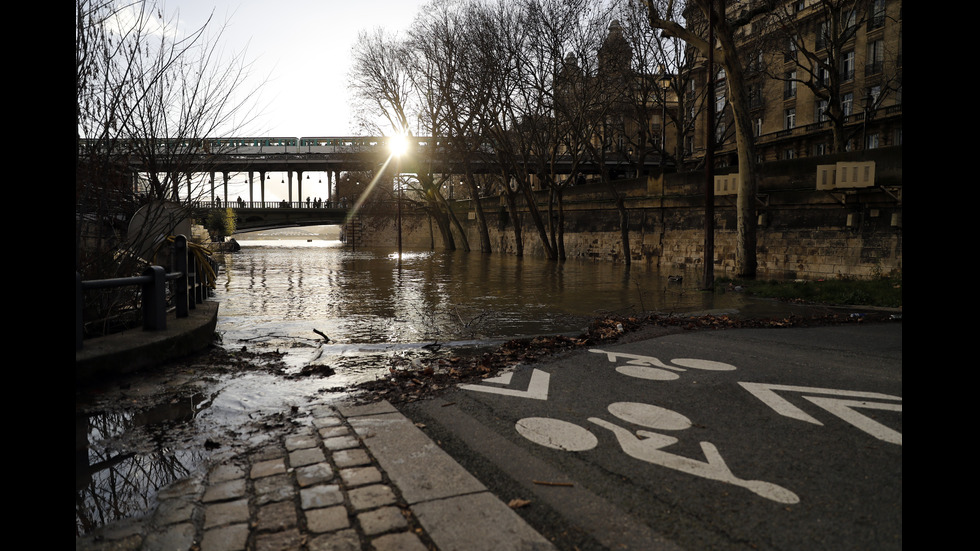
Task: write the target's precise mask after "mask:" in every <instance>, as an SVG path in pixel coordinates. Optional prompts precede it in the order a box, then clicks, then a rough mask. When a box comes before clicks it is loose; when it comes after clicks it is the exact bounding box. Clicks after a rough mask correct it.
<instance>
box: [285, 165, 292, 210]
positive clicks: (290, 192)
mask: <svg viewBox="0 0 980 551" xmlns="http://www.w3.org/2000/svg"><path fill="white" fill-rule="evenodd" d="M286 178H287V179H288V180H289V206H292V205H293V171H292V170H287V171H286Z"/></svg>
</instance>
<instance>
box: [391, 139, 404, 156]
mask: <svg viewBox="0 0 980 551" xmlns="http://www.w3.org/2000/svg"><path fill="white" fill-rule="evenodd" d="M388 149H389V151H391V154H392V156H394V157H401V156H402V155H404V154H405V153H406V152H407V151H408V139H407V138H406V137H405V136H401V135H399V136H392V137H391V138H389V139H388Z"/></svg>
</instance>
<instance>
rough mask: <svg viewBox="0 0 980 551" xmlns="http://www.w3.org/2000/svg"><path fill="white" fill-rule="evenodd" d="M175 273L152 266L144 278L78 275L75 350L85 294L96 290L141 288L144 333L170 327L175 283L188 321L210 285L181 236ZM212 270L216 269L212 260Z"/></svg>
mask: <svg viewBox="0 0 980 551" xmlns="http://www.w3.org/2000/svg"><path fill="white" fill-rule="evenodd" d="M172 252H173V270H174V271H172V272H169V273H168V272H166V271H165V270H164V268H163V267H162V266H150V267H148V268H146V270H144V271H143V274H142V275H139V276H133V277H120V278H111V279H95V280H89V281H82V276H81V274H79V273H78V272H75V350H81V349H82V342H83V341H84V335H85V319H84V293H85V291H88V290H92V289H110V288H118V287H134V286H135V287H139V289H140V302H141V310H142V316H143V330H144V331H160V330H163V329H166V328H167V283H168V282H173V288H172V298H173V302H174V305H175V310H176V314H177V317H178V318H186V317H187V316H189V315H190V310H192V309H194V308H196V305H198V304H201V303H203V302H204V301H205V299H207V296H208V284H207V281H204V280H203V279H202V278H200V277H199V276H198V274H199V273H200V271H199V270H198V259H197V257H196V255H190V254H188V248H187V237H185V236H183V235H178V236H176V237H175V238H174V244H173V251H172ZM210 262H211V269H215V264H214V261H213V260H211V261H210Z"/></svg>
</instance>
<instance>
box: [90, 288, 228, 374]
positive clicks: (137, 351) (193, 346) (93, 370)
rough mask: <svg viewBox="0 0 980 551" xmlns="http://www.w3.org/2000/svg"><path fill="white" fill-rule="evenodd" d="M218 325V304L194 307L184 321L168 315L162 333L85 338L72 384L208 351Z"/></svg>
mask: <svg viewBox="0 0 980 551" xmlns="http://www.w3.org/2000/svg"><path fill="white" fill-rule="evenodd" d="M217 323H218V303H217V302H214V301H204V302H203V303H201V304H197V305H196V308H194V309H192V310H191V311H190V314H189V315H188V316H187V317H186V318H178V317H176V316H175V315H174V314H172V313H171V314H168V316H167V328H166V329H163V330H161V331H144V330H143V329H141V328H139V329H130V330H127V331H121V332H119V333H115V334H112V335H107V336H105V337H97V338H94V339H86V340H85V342H84V343H83V344H82V349H81V350H76V351H75V381H76V382H77V381H83V380H91V379H94V378H98V377H101V376H105V375H110V374H118V373H128V372H132V371H137V370H140V369H144V368H147V367H153V366H154V365H159V364H161V363H164V362H167V361H169V360H172V359H175V358H180V357H183V356H186V355H188V354H192V353H194V352H197V351H200V350H203V349H205V348H207V347H208V346H209V345H210V344H211V342H212V340H213V339H214V330H215V327H216V325H217Z"/></svg>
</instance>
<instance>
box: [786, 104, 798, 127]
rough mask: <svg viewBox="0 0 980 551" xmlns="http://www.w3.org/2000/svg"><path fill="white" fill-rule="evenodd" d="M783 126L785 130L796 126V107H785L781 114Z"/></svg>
mask: <svg viewBox="0 0 980 551" xmlns="http://www.w3.org/2000/svg"><path fill="white" fill-rule="evenodd" d="M783 128H784V129H785V130H792V129H794V128H796V108H795V107H790V108H789V109H787V110H786V111H785V113H784V115H783Z"/></svg>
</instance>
